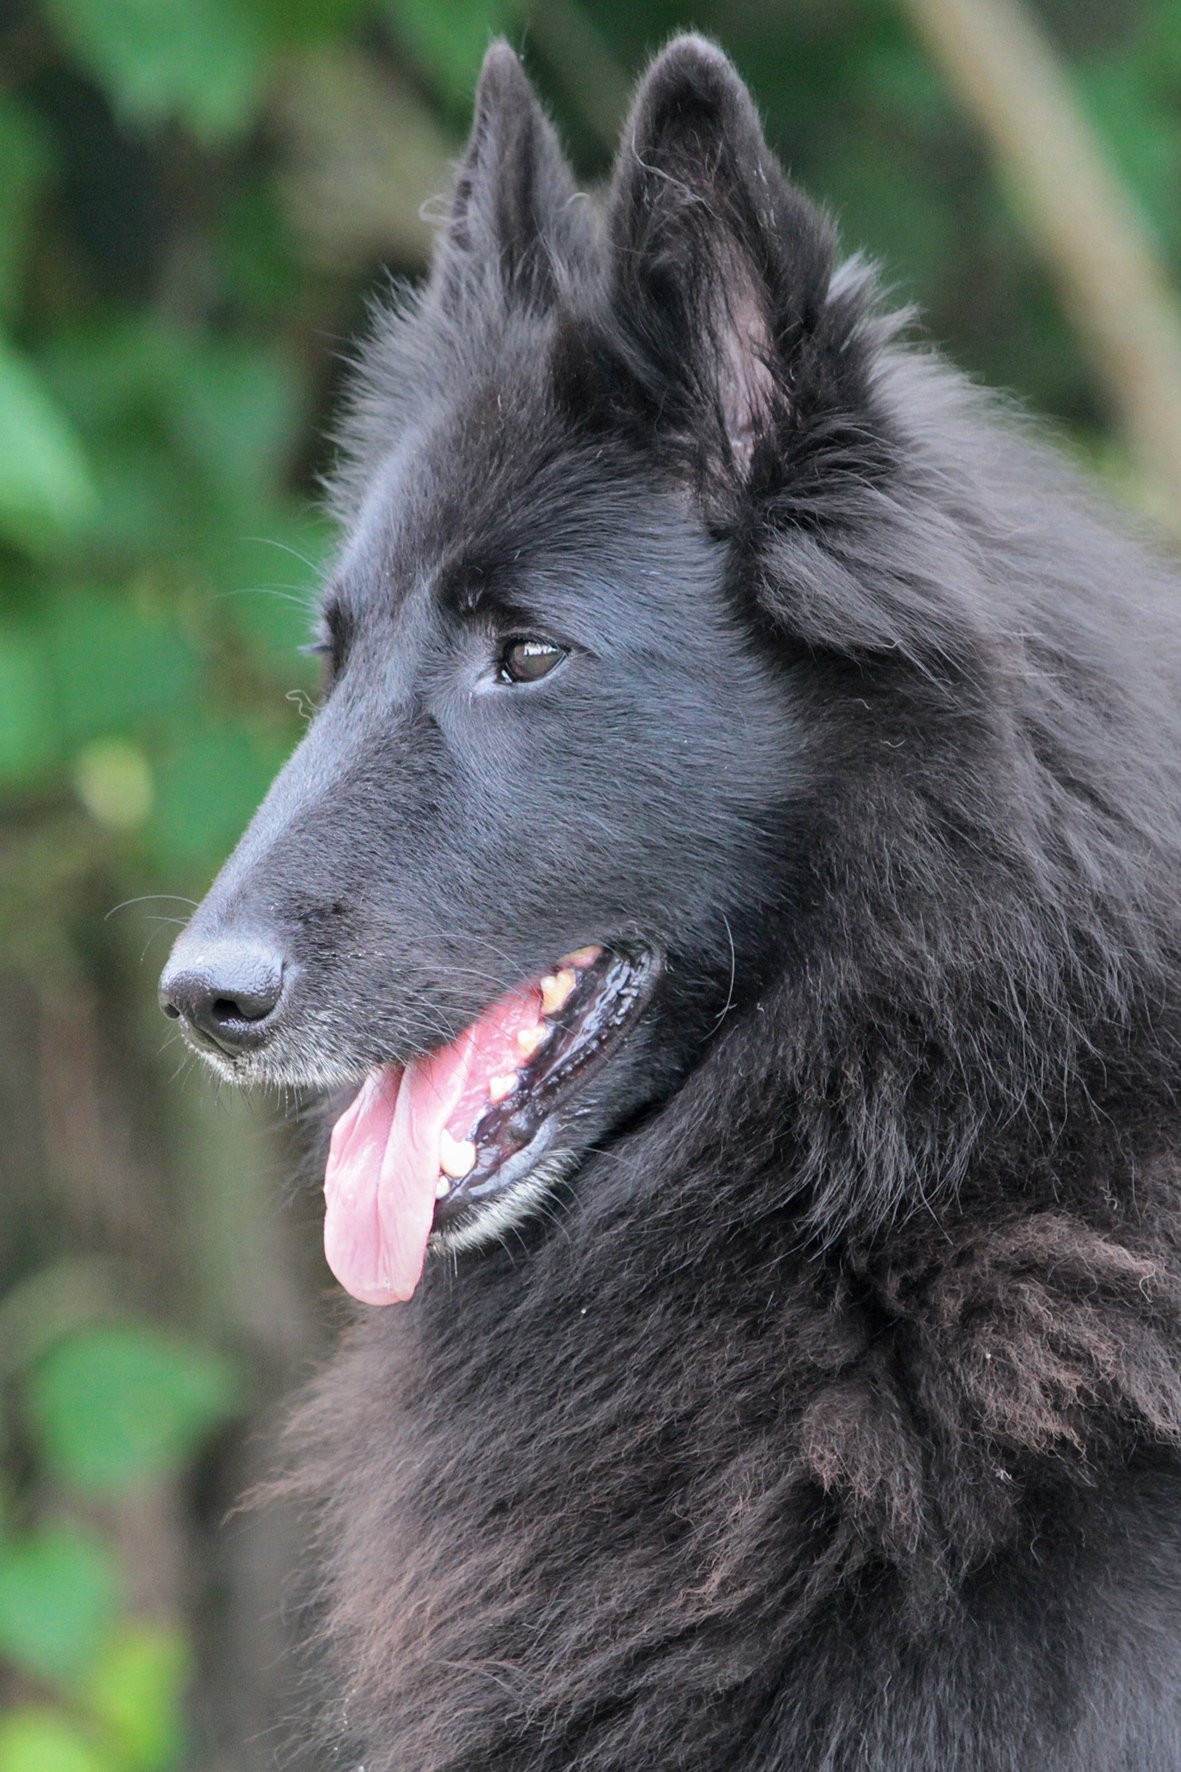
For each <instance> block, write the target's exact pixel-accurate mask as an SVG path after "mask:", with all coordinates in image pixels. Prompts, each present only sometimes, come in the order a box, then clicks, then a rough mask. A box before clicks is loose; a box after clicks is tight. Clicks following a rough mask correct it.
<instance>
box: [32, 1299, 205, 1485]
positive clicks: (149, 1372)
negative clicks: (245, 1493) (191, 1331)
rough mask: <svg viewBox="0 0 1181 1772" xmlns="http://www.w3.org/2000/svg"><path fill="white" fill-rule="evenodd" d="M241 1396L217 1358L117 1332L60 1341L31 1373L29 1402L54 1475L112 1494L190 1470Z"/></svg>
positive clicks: (149, 1334) (152, 1335) (131, 1330)
mask: <svg viewBox="0 0 1181 1772" xmlns="http://www.w3.org/2000/svg"><path fill="white" fill-rule="evenodd" d="M238 1394H239V1384H238V1378H237V1374H236V1372H235V1370H234V1368H233V1367H232V1366H231V1365H230V1364H229V1362H228V1361H227V1360H225V1359H223V1358H222V1357H221V1356H220V1355H218V1354H214V1353H211V1352H209V1351H208V1350H206V1349H201V1348H195V1347H190V1346H188V1345H186V1344H185V1343H182V1342H179V1341H177V1340H175V1339H173V1337H171V1336H167V1335H164V1334H162V1333H161V1332H160V1331H158V1330H156V1329H149V1328H146V1327H132V1326H130V1325H126V1326H122V1325H120V1326H108V1327H103V1328H95V1329H88V1330H84V1331H82V1332H80V1333H78V1334H76V1335H71V1336H68V1337H66V1338H65V1339H63V1340H62V1341H59V1342H58V1343H57V1345H56V1346H55V1347H53V1348H52V1349H51V1350H50V1352H49V1353H48V1354H47V1355H46V1356H45V1358H44V1359H43V1360H42V1361H41V1363H40V1365H39V1366H38V1367H37V1368H36V1369H35V1370H34V1372H33V1373H32V1375H31V1378H30V1382H29V1389H28V1396H27V1402H28V1408H29V1413H30V1416H31V1418H32V1421H33V1424H34V1427H35V1429H36V1432H37V1435H38V1438H39V1440H40V1443H41V1447H42V1451H43V1453H44V1455H45V1458H46V1460H47V1462H48V1464H49V1466H50V1468H51V1469H52V1470H53V1472H54V1473H55V1475H57V1476H58V1477H60V1478H61V1479H63V1480H64V1481H65V1482H67V1483H71V1484H73V1485H74V1486H75V1487H76V1488H77V1489H79V1490H81V1491H82V1492H84V1493H89V1494H110V1493H113V1492H115V1491H117V1490H120V1489H123V1488H125V1487H126V1486H127V1485H128V1484H132V1483H142V1482H148V1481H150V1480H152V1479H153V1478H157V1477H161V1476H165V1475H168V1474H170V1473H171V1472H173V1471H175V1470H177V1469H179V1468H180V1467H181V1466H183V1465H184V1464H185V1463H186V1461H187V1460H188V1459H189V1458H190V1457H191V1456H192V1455H193V1453H194V1452H195V1450H196V1449H197V1447H198V1445H199V1444H200V1442H201V1441H202V1440H203V1439H204V1437H205V1436H206V1435H207V1434H208V1433H209V1431H210V1429H212V1428H214V1427H216V1426H217V1425H218V1424H219V1423H220V1422H222V1421H224V1420H225V1419H226V1417H227V1416H228V1415H229V1414H230V1413H231V1412H232V1410H233V1409H234V1406H235V1403H236V1401H237V1398H238Z"/></svg>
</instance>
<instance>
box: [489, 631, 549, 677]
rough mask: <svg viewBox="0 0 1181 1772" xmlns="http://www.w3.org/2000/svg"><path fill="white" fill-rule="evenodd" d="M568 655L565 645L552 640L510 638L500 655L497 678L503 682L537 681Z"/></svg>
mask: <svg viewBox="0 0 1181 1772" xmlns="http://www.w3.org/2000/svg"><path fill="white" fill-rule="evenodd" d="M565 656H566V649H565V647H564V646H555V645H554V643H553V641H552V640H525V639H516V640H510V641H509V642H508V644H507V646H506V647H505V648H504V651H503V652H502V653H501V655H500V665H499V668H498V670H497V673H496V674H497V680H498V681H499V682H501V683H536V682H538V681H539V679H540V678H542V677H546V676H548V675H549V673H550V672H551V671H552V670H553V668H554V666H555V665H556V664H560V663H561V662H562V660H563V659H564V658H565Z"/></svg>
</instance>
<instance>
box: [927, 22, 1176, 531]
mask: <svg viewBox="0 0 1181 1772" xmlns="http://www.w3.org/2000/svg"><path fill="white" fill-rule="evenodd" d="M899 4H900V6H901V8H902V11H903V12H904V13H906V14H907V15H908V17H909V18H910V20H911V21H912V23H913V25H914V26H915V29H916V30H917V31H918V33H919V34H920V35H921V37H922V38H923V40H924V41H925V43H926V44H927V46H928V48H929V50H930V52H931V54H932V56H933V57H934V59H935V60H936V61H937V62H938V63H939V65H940V66H941V67H942V69H943V71H944V73H945V74H946V76H947V78H948V80H949V81H950V83H951V84H952V85H953V86H954V87H955V88H956V90H957V91H958V93H959V95H960V97H961V98H962V99H963V100H964V102H965V104H966V105H967V107H968V109H969V110H970V111H971V112H972V113H973V114H974V116H975V118H976V120H977V122H978V123H979V124H980V126H981V128H982V129H983V131H984V133H985V135H986V136H987V138H988V143H989V146H990V148H991V150H992V153H993V155H994V156H995V158H996V161H997V163H998V165H999V166H1000V168H1001V169H1002V171H1003V173H1004V174H1005V175H1006V177H1007V179H1008V181H1009V182H1010V184H1011V186H1012V187H1013V189H1014V191H1015V194H1016V197H1017V200H1018V202H1019V205H1020V207H1021V209H1022V211H1023V213H1024V215H1025V218H1026V221H1027V224H1028V227H1029V230H1030V234H1031V237H1032V240H1033V243H1034V246H1035V248H1036V249H1037V251H1038V252H1039V254H1040V255H1041V257H1042V259H1043V260H1044V261H1045V263H1046V265H1047V267H1048V269H1049V271H1050V273H1051V275H1052V276H1053V277H1054V279H1055V281H1056V283H1057V285H1058V288H1059V291H1060V294H1061V298H1062V301H1063V304H1064V306H1065V308H1066V310H1067V312H1068V313H1069V315H1070V317H1071V320H1072V321H1073V323H1074V325H1075V326H1076V327H1077V329H1078V332H1079V335H1080V337H1081V339H1082V341H1083V344H1084V347H1085V348H1086V350H1087V352H1088V355H1089V357H1090V359H1091V362H1092V364H1093V366H1094V369H1095V371H1096V373H1097V375H1098V376H1099V378H1100V379H1101V381H1102V383H1103V386H1104V388H1105V391H1106V394H1107V398H1108V400H1109V402H1110V404H1111V406H1112V409H1113V411H1114V413H1115V416H1116V418H1117V421H1118V423H1119V426H1120V428H1121V430H1122V432H1123V434H1124V438H1125V440H1126V443H1127V446H1128V450H1129V452H1130V454H1131V456H1132V458H1133V460H1134V462H1135V464H1136V467H1137V469H1138V470H1139V473H1140V475H1141V476H1142V478H1143V480H1144V483H1145V486H1146V488H1147V490H1148V492H1149V495H1150V498H1151V502H1152V504H1153V506H1154V509H1155V511H1156V515H1157V516H1158V518H1159V519H1161V520H1162V521H1163V522H1164V523H1165V525H1166V526H1167V527H1168V528H1169V529H1170V530H1171V531H1172V533H1173V534H1174V535H1176V536H1181V316H1179V314H1178V308H1177V303H1176V297H1175V294H1174V292H1173V291H1172V289H1171V288H1170V286H1169V282H1168V279H1167V276H1166V274H1165V272H1164V270H1163V268H1162V266H1161V264H1160V261H1159V259H1158V257H1157V254H1156V252H1155V251H1154V249H1153V246H1152V243H1151V241H1150V239H1149V237H1148V233H1147V229H1146V227H1145V225H1144V222H1143V220H1142V218H1141V216H1140V215H1139V214H1138V212H1137V210H1136V207H1135V205H1134V204H1133V202H1132V201H1131V199H1130V198H1129V196H1128V194H1127V193H1126V191H1125V190H1124V189H1123V187H1122V185H1121V184H1120V182H1119V181H1118V179H1117V178H1116V177H1115V175H1114V174H1113V172H1112V171H1111V168H1110V166H1109V165H1108V163H1107V161H1106V159H1105V157H1104V154H1103V151H1102V148H1101V146H1100V144H1099V142H1098V140H1097V139H1096V136H1095V133H1094V131H1093V130H1092V129H1091V127H1090V125H1089V123H1088V122H1087V119H1086V117H1085V116H1084V115H1083V112H1082V111H1081V109H1080V107H1079V105H1078V103H1077V101H1076V99H1075V97H1074V94H1073V93H1072V92H1071V89H1070V85H1069V82H1068V80H1067V78H1066V75H1065V74H1064V72H1063V70H1062V68H1061V66H1060V64H1059V62H1058V59H1057V58H1056V56H1055V53H1054V51H1053V49H1052V48H1051V46H1050V45H1049V43H1048V42H1047V41H1046V39H1045V38H1044V36H1043V35H1042V33H1041V31H1040V30H1039V29H1038V27H1037V25H1036V24H1035V22H1034V20H1033V19H1032V18H1031V17H1030V14H1029V12H1028V10H1027V9H1026V8H1025V7H1024V6H1023V5H1022V4H1021V3H1020V0H899Z"/></svg>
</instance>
